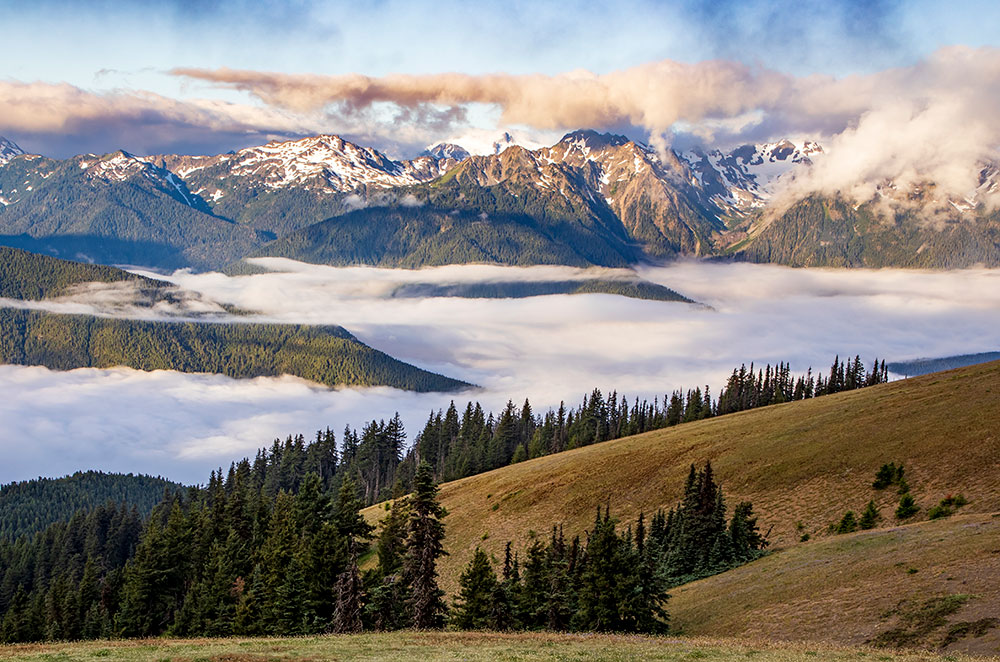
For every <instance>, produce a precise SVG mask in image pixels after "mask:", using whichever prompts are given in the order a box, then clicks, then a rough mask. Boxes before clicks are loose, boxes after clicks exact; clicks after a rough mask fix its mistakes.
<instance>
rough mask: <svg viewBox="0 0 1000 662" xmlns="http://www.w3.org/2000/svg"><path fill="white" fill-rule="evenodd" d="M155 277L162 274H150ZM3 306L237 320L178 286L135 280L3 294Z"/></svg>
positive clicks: (155, 317)
mask: <svg viewBox="0 0 1000 662" xmlns="http://www.w3.org/2000/svg"><path fill="white" fill-rule="evenodd" d="M149 276H150V277H151V278H159V276H158V275H156V274H149ZM0 307H5V308H22V309H27V310H42V311H46V312H50V313H59V314H64V315H96V316H98V317H123V318H129V319H140V320H173V321H187V320H202V321H213V320H223V319H226V320H235V319H237V318H233V317H232V315H230V314H229V313H228V312H226V310H225V309H224V308H222V306H220V305H219V304H217V303H215V302H213V301H208V300H206V299H205V298H203V297H202V296H200V295H198V294H197V293H195V292H190V291H187V290H182V289H180V288H177V287H167V288H162V289H159V290H156V291H150V290H149V289H148V288H144V287H143V286H142V285H140V284H139V283H136V282H134V281H118V282H111V283H78V284H76V285H73V286H71V287H70V288H69V289H68V290H67V291H66V292H65V293H64V294H61V295H60V296H58V297H52V298H48V299H43V300H41V301H32V300H24V299H7V298H0Z"/></svg>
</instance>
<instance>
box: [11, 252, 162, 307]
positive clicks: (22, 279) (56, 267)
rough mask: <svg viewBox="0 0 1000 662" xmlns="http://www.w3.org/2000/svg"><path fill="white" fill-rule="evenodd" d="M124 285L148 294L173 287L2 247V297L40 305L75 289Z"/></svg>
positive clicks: (110, 269)
mask: <svg viewBox="0 0 1000 662" xmlns="http://www.w3.org/2000/svg"><path fill="white" fill-rule="evenodd" d="M120 282H129V283H133V284H135V285H136V286H138V287H140V288H141V289H143V290H148V291H156V290H160V289H165V288H169V287H173V286H172V285H171V284H170V283H167V282H164V281H158V280H153V279H152V278H146V277H145V276H139V275H136V274H132V273H129V272H127V271H123V270H121V269H115V268H114V267H106V266H103V265H99V264H83V263H80V262H70V261H69V260H60V259H58V258H54V257H49V256H47V255H38V254H37V253H29V252H28V251H23V250H20V249H17V248H9V247H7V246H0V297H6V298H8V299H24V300H28V301H38V300H40V299H49V298H52V297H56V296H59V295H62V294H66V293H67V292H68V291H69V290H70V289H71V288H72V287H73V286H74V285H81V284H83V283H120Z"/></svg>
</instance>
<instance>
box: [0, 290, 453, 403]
mask: <svg viewBox="0 0 1000 662" xmlns="http://www.w3.org/2000/svg"><path fill="white" fill-rule="evenodd" d="M0 361H2V362H4V363H13V364H17V365H41V366H45V367H48V368H53V369H56V370H72V369H74V368H87V367H94V368H109V367H113V366H127V367H131V368H135V369H137V370H178V371H181V372H207V373H216V374H222V375H228V376H230V377H237V378H246V377H260V376H277V375H285V374H287V375H295V376H297V377H302V378H303V379H308V380H310V381H313V382H316V383H319V384H326V385H328V386H338V385H357V386H392V387H394V388H400V389H405V390H412V391H455V390H459V389H462V388H467V387H468V386H469V385H468V384H466V383H464V382H461V381H458V380H455V379H451V378H448V377H444V376H442V375H438V374H435V373H431V372H428V371H426V370H421V369H420V368H417V367H415V366H412V365H410V364H407V363H403V362H402V361H398V360H396V359H394V358H392V357H391V356H389V355H387V354H385V353H383V352H380V351H378V350H376V349H373V348H371V347H369V346H367V345H365V344H363V343H362V342H360V341H359V340H357V339H356V338H355V337H354V336H352V335H351V334H350V333H349V332H347V331H346V330H345V329H343V328H342V327H339V326H302V325H292V324H237V323H228V324H217V323H211V322H201V323H199V322H159V321H157V322H147V321H140V320H129V319H112V318H104V317H92V316H87V315H62V314H56V313H47V312H42V311H37V310H21V309H12V308H0Z"/></svg>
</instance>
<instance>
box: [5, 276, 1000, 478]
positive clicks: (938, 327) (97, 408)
mask: <svg viewBox="0 0 1000 662" xmlns="http://www.w3.org/2000/svg"><path fill="white" fill-rule="evenodd" d="M282 266H283V268H285V269H286V271H285V272H283V273H277V272H276V273H270V274H261V275H254V276H239V277H227V276H223V275H220V274H198V275H193V274H187V273H178V274H175V275H174V276H173V277H172V278H173V279H174V280H175V281H177V282H179V283H180V284H182V285H183V286H185V287H189V288H191V289H194V290H196V291H199V292H201V293H202V295H203V296H204V297H205V298H206V299H211V300H215V301H220V302H226V303H231V304H234V305H237V306H240V307H243V308H254V309H257V310H259V311H261V317H260V319H268V320H272V321H280V322H308V323H334V324H342V325H344V326H345V327H346V328H348V329H349V330H350V331H351V332H353V333H355V335H357V336H358V337H359V338H360V339H361V340H362V341H364V342H366V343H368V344H370V345H372V346H374V347H376V348H378V349H380V350H383V351H386V352H388V353H389V354H391V355H393V356H396V357H398V358H400V359H403V360H406V361H409V362H411V363H415V364H417V365H419V366H421V367H423V368H428V369H431V370H435V371H438V372H442V373H444V374H448V375H450V376H453V377H457V378H461V379H465V380H468V381H470V382H474V383H478V384H481V385H483V387H484V388H483V390H482V391H476V392H473V393H469V394H461V395H458V396H451V395H440V394H414V393H407V392H402V391H397V390H393V389H388V388H378V389H339V390H329V389H325V388H318V387H315V386H313V385H310V384H308V383H306V382H303V381H302V380H298V379H294V378H287V377H285V378H261V379H255V380H233V379H229V378H226V377H220V376H215V375H185V374H180V373H174V372H163V371H161V372H154V373H141V372H137V371H134V370H127V369H114V370H91V369H86V370H74V371H70V372H52V371H49V370H46V369H44V368H25V367H16V366H0V420H2V421H3V422H4V424H3V425H2V426H0V448H2V449H3V453H4V463H3V465H2V466H0V482H6V481H9V480H13V479H24V478H30V477H34V476H36V475H40V474H44V475H58V474H62V473H66V472H71V471H75V470H77V469H86V468H103V469H105V470H117V471H141V472H151V473H154V474H156V473H162V474H165V475H167V476H169V477H171V478H174V479H179V480H183V481H189V482H196V481H203V480H204V479H205V476H207V474H208V471H209V470H210V469H211V468H214V467H216V466H219V465H223V466H228V464H229V462H230V461H231V460H233V459H238V458H239V457H242V456H244V455H247V454H251V455H252V454H253V453H254V452H255V451H256V449H257V448H258V447H260V446H262V445H266V444H268V443H269V442H270V441H271V440H272V439H273V438H274V437H277V436H281V437H284V436H285V435H287V434H289V433H298V432H301V433H304V434H307V435H308V434H311V433H312V432H314V431H315V430H316V429H318V428H321V427H326V426H330V427H332V428H334V429H335V430H336V431H337V433H338V437H339V434H340V432H341V430H342V429H343V427H344V425H345V424H348V423H349V424H351V425H352V426H357V425H361V424H363V423H364V422H365V421H366V420H370V419H371V418H385V417H388V416H391V415H392V414H393V412H395V411H397V410H398V411H399V412H400V413H401V415H402V416H403V420H404V423H405V425H406V428H407V430H408V431H409V432H410V434H411V438H412V434H413V433H414V432H416V431H418V430H419V429H420V428H421V427H422V426H423V424H424V422H425V421H426V418H427V414H428V412H429V411H430V410H431V409H435V410H436V409H438V408H444V407H447V406H448V402H449V400H451V399H452V398H453V397H454V399H455V400H456V401H457V402H459V403H462V402H464V401H465V400H467V399H478V400H480V401H481V402H482V403H483V404H484V406H486V407H488V408H491V409H493V410H494V411H496V410H498V409H500V408H501V407H503V405H504V404H505V403H506V402H507V400H508V399H511V398H513V399H515V401H518V400H520V399H523V398H524V397H529V398H530V399H531V402H532V405H533V406H534V407H535V408H536V410H544V409H546V408H548V407H551V406H558V403H559V401H560V400H565V401H567V402H570V403H574V404H576V403H577V402H578V400H579V399H580V398H581V397H582V396H583V395H584V394H585V393H586V392H588V391H589V390H590V389H591V388H593V387H599V388H601V389H602V390H609V389H613V388H614V389H618V391H619V393H625V394H627V395H628V396H630V397H636V396H638V397H646V398H650V399H652V398H653V397H656V396H659V397H662V396H663V394H664V393H668V392H670V391H672V390H673V389H675V388H681V387H686V388H691V387H694V386H697V385H701V386H704V385H705V384H708V385H710V386H711V387H712V388H713V389H715V388H717V387H718V386H719V385H721V383H722V382H723V380H724V379H725V378H726V377H727V376H728V372H729V370H730V369H732V368H733V367H735V366H738V365H739V364H740V363H741V362H744V361H746V362H750V361H756V362H758V363H762V362H768V361H769V362H772V363H774V362H777V361H791V363H792V367H793V369H794V370H796V371H804V370H805V369H806V368H808V367H810V366H812V367H813V368H814V369H820V370H825V369H827V368H828V366H829V363H830V361H831V360H832V358H833V356H834V354H838V353H839V354H840V355H841V356H843V355H844V354H845V353H850V354H852V355H853V354H855V353H859V354H861V356H862V357H863V358H864V359H865V360H866V361H870V360H871V359H872V358H874V357H875V356H876V355H877V356H879V357H884V358H886V359H889V360H893V359H911V358H917V357H925V356H931V357H933V356H946V355H953V354H962V353H969V352H982V351H991V350H996V349H998V348H997V345H996V343H997V336H996V329H997V328H998V326H1000V271H989V270H968V271H958V272H950V273H945V272H926V273H925V272H914V271H899V270H878V271H865V270H856V271H849V272H845V271H833V270H830V271H828V270H808V271H803V270H796V269H788V268H783V267H774V266H760V265H752V264H725V265H719V264H700V263H685V262H680V263H677V264H675V265H672V266H670V267H666V268H655V269H654V268H648V269H642V270H640V275H641V276H643V277H645V278H647V279H650V280H654V281H656V282H659V283H661V284H663V285H667V286H669V287H671V288H674V289H676V290H677V291H679V292H681V293H683V294H685V295H687V296H689V297H692V298H694V299H696V300H698V301H702V302H704V303H707V304H709V305H710V306H711V308H706V307H702V306H692V305H686V304H677V303H664V302H654V301H640V300H635V299H626V298H622V297H614V296H610V295H574V296H566V295H563V296H548V297H535V298H529V299H521V300H465V299H452V298H442V299H392V298H386V297H387V294H386V293H387V292H388V291H389V290H390V289H391V283H394V282H412V279H414V278H416V279H419V280H420V281H421V282H438V283H449V282H455V281H456V279H459V280H462V281H463V282H468V281H470V280H472V281H474V280H477V279H487V280H496V279H507V278H516V279H526V278H538V279H552V278H560V279H565V278H573V277H580V276H581V270H576V269H563V268H559V267H544V268H540V269H538V270H520V269H511V270H510V273H506V271H505V268H503V267H489V268H487V267H446V268H440V269H429V270H419V271H408V270H401V271H395V270H385V269H335V268H332V267H318V266H312V265H303V264H296V263H290V262H288V261H283V265H282Z"/></svg>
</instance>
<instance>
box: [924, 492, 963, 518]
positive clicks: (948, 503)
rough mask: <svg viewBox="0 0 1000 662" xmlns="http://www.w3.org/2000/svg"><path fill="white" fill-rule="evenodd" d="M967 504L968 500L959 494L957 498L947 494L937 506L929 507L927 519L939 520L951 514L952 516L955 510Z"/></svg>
mask: <svg viewBox="0 0 1000 662" xmlns="http://www.w3.org/2000/svg"><path fill="white" fill-rule="evenodd" d="M967 503H969V500H968V499H966V498H965V497H964V496H962V495H961V494H959V495H958V496H954V495H951V494H949V495H948V496H946V497H945V498H943V499H941V501H940V502H939V503H938V505H936V506H933V507H931V509H930V510H928V511H927V517H928V518H929V519H941V518H942V517H949V516H951V515H952V514H954V512H955V511H956V510H957V509H959V508H961V507H962V506H964V505H965V504H967Z"/></svg>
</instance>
